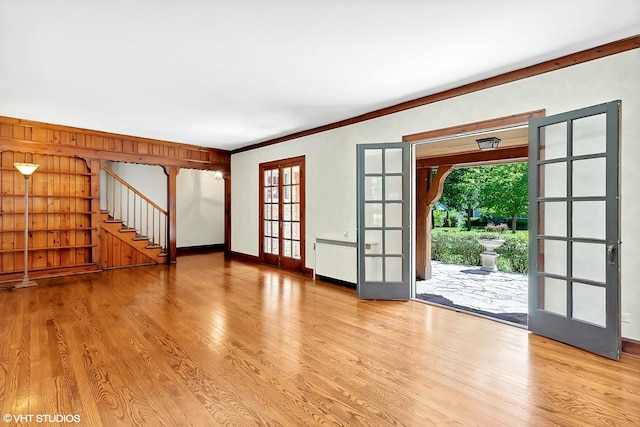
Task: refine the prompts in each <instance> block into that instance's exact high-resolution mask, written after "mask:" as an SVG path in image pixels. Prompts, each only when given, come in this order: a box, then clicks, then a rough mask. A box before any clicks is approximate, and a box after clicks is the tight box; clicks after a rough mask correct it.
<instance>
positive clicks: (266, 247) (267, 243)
mask: <svg viewBox="0 0 640 427" xmlns="http://www.w3.org/2000/svg"><path fill="white" fill-rule="evenodd" d="M263 250H264V252H265V253H267V254H270V253H271V238H270V237H265V238H264V248H263Z"/></svg>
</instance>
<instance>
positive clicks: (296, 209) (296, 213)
mask: <svg viewBox="0 0 640 427" xmlns="http://www.w3.org/2000/svg"><path fill="white" fill-rule="evenodd" d="M291 219H292V220H294V221H300V205H299V204H297V203H294V204H293V205H291Z"/></svg>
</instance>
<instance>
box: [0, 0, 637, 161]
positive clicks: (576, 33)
mask: <svg viewBox="0 0 640 427" xmlns="http://www.w3.org/2000/svg"><path fill="white" fill-rule="evenodd" d="M638 34H640V1H638V0H537V1H535V2H525V1H514V0H483V1H479V0H447V1H445V0H317V1H311V0H306V1H305V0H271V1H265V0H245V1H241V0H236V1H231V0H228V1H224V0H180V1H178V0H175V1H171V0H56V1H48V0H0V115H2V116H9V117H17V118H23V119H29V120H36V121H44V122H49V123H56V124H62V125H68V126H76V127H82V128H88V129H95V130H102V131H108V132H115V133H121V134H126V135H133V136H141V137H148V138H155V139H161V140H166V141H173V142H182V143H187V144H195V145H201V146H207V147H215V148H222V149H235V148H239V147H242V146H246V145H250V144H254V143H257V142H262V141H266V140H269V139H272V138H275V137H278V136H283V135H288V134H291V133H294V132H296V131H300V130H305V129H310V128H314V127H317V126H321V125H324V124H328V123H333V122H336V121H339V120H342V119H346V118H350V117H353V116H357V115H360V114H364V113H367V112H370V111H373V110H377V109H379V108H383V107H386V106H390V105H394V104H397V103H400V102H402V101H407V100H410V99H415V98H418V97H421V96H425V95H429V94H432V93H436V92H440V91H442V90H446V89H449V88H452V87H456V86H460V85H462V84H466V83H470V82H473V81H477V80H481V79H483V78H487V77H491V76H494V75H497V74H501V73H504V72H507V71H511V70H515V69H519V68H522V67H525V66H529V65H533V64H536V63H539V62H542V61H545V60H549V59H553V58H557V57H559V56H563V55H566V54H570V53H573V52H577V51H580V50H584V49H588V48H591V47H595V46H598V45H602V44H605V43H609V42H612V41H616V40H620V39H623V38H627V37H630V36H635V35H638Z"/></svg>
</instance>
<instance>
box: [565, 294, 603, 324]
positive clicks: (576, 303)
mask: <svg viewBox="0 0 640 427" xmlns="http://www.w3.org/2000/svg"><path fill="white" fill-rule="evenodd" d="M606 297H607V293H606V289H605V288H604V287H600V286H592V285H587V284H585V283H574V284H573V318H575V319H578V320H583V321H585V322H589V323H593V324H595V325H598V326H602V327H605V326H607V314H606Z"/></svg>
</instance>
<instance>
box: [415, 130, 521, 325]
mask: <svg viewBox="0 0 640 427" xmlns="http://www.w3.org/2000/svg"><path fill="white" fill-rule="evenodd" d="M523 132H525V133H526V129H524V130H523ZM527 178H528V167H527V163H526V162H518V163H506V164H499V165H479V166H472V167H466V168H457V167H456V168H454V170H453V171H452V172H451V173H450V174H449V176H448V177H447V178H446V181H445V182H444V186H443V192H442V195H441V197H440V198H439V200H438V201H437V203H436V204H435V206H434V207H433V208H432V212H431V218H432V221H431V224H430V226H431V233H430V234H431V277H430V278H428V279H427V280H418V281H416V286H415V288H416V292H415V294H416V298H417V299H419V300H424V301H428V302H431V303H434V304H438V305H443V306H446V307H450V308H454V309H456V310H458V311H464V312H470V313H474V314H478V315H481V316H483V317H488V318H491V319H497V320H500V321H503V322H506V323H510V324H514V325H518V326H524V327H526V325H527V313H528V298H527V295H528V292H527V285H528V282H527V270H528V243H529V235H528V224H527V213H528V209H527V207H528V186H527Z"/></svg>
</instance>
